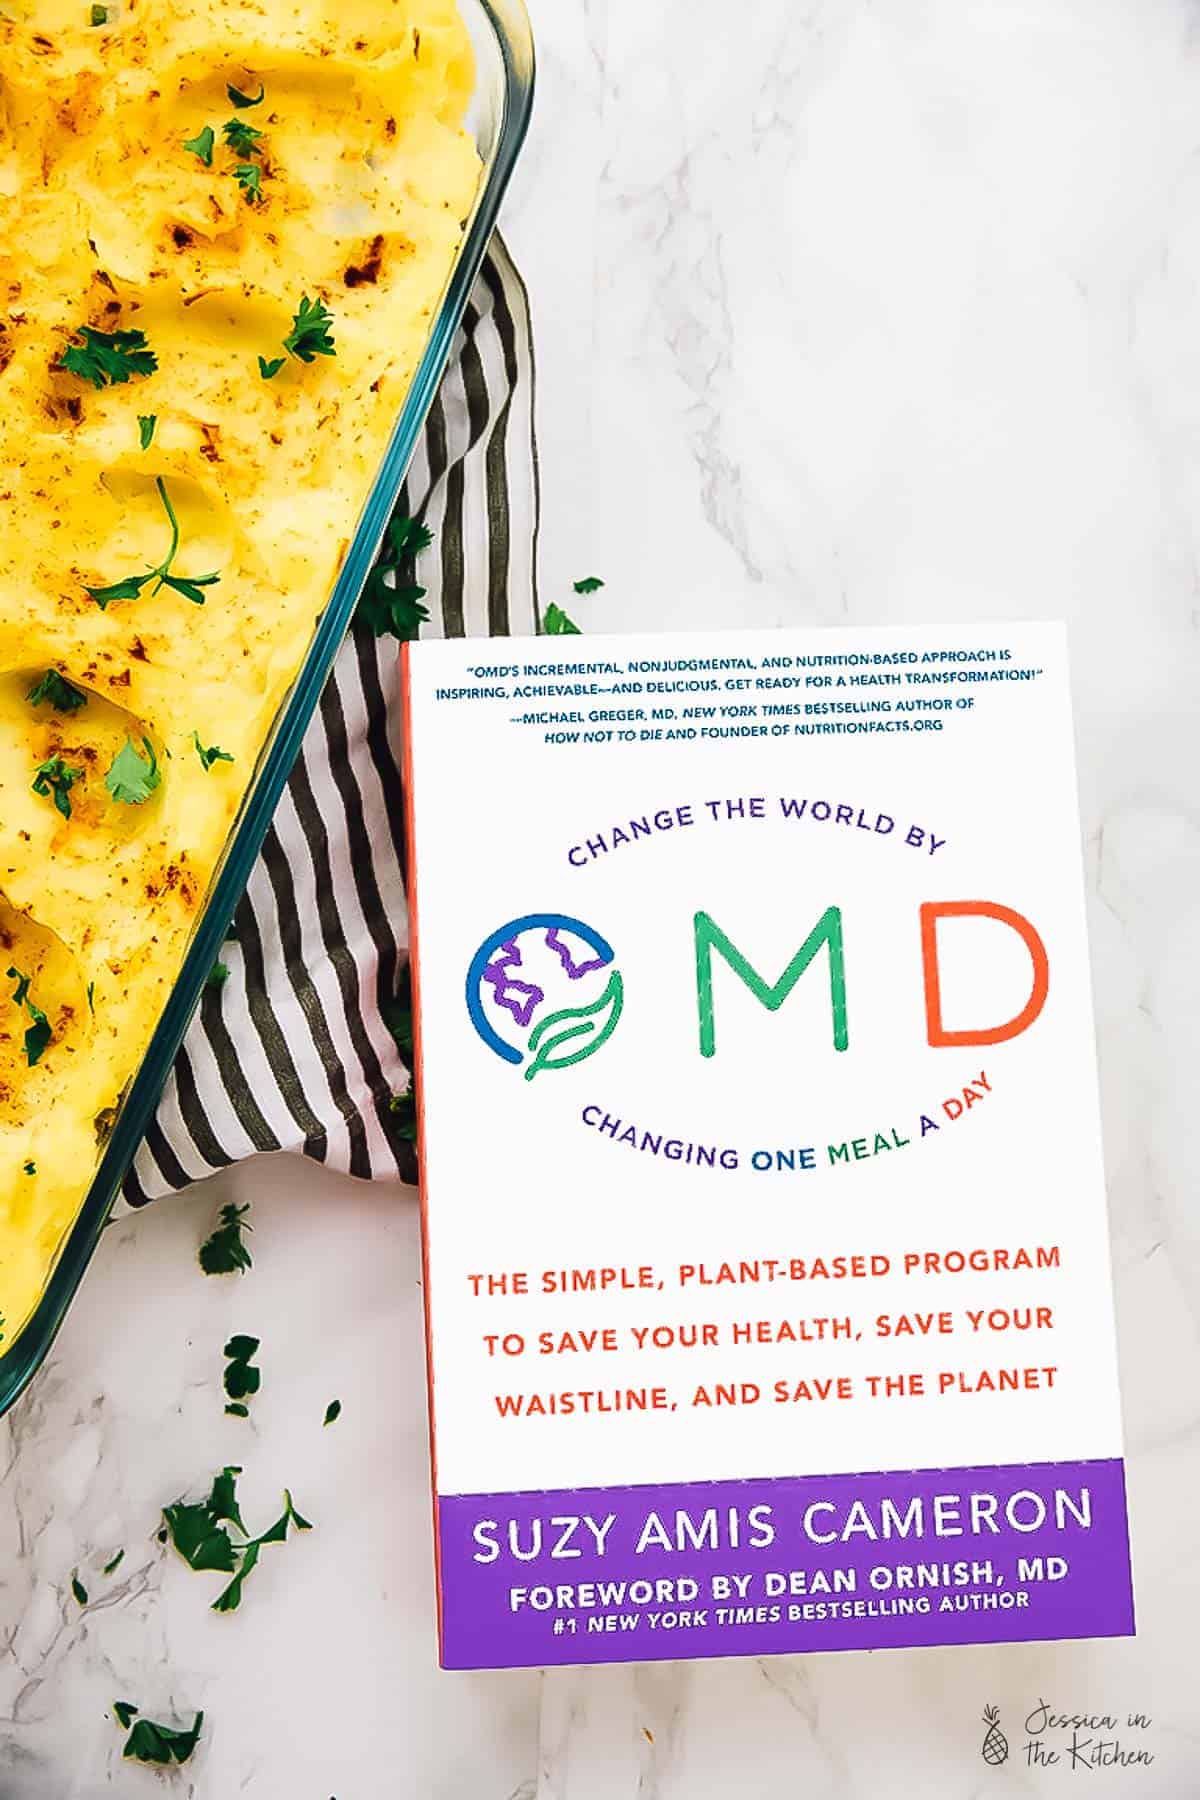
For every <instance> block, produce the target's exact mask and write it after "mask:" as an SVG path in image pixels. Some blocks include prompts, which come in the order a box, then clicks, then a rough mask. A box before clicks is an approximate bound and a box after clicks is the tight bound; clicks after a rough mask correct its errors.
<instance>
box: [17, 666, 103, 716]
mask: <svg viewBox="0 0 1200 1800" xmlns="http://www.w3.org/2000/svg"><path fill="white" fill-rule="evenodd" d="M26 699H27V700H28V701H29V704H30V705H31V706H40V705H41V704H42V701H43V700H48V701H49V702H50V704H51V706H52V707H54V709H55V711H56V712H63V713H71V712H75V711H76V709H77V708H78V707H80V706H86V705H87V703H88V697H87V695H86V694H81V693H80V691H79V689H78V688H77V687H72V686H71V683H70V682H69V681H67V680H66V678H65V677H64V676H62V675H60V674H59V672H58V670H57V669H47V670H46V673H45V674H44V675H43V676H42V679H41V680H40V681H39V682H38V683H37V685H36V686H35V687H31V688H30V690H29V692H28V694H27V695H26Z"/></svg>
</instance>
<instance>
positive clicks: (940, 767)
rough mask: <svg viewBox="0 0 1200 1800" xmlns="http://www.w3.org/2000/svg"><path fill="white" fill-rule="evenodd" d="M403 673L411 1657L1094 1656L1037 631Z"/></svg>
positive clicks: (1090, 1433) (1088, 1046)
mask: <svg viewBox="0 0 1200 1800" xmlns="http://www.w3.org/2000/svg"><path fill="white" fill-rule="evenodd" d="M404 657H405V714H406V717H405V729H406V746H405V748H406V759H407V766H408V790H409V807H410V818H409V829H410V837H409V851H410V863H411V866H410V877H411V887H412V898H413V958H414V973H415V994H416V1009H417V1046H418V1078H417V1079H418V1102H419V1113H420V1159H421V1172H422V1217H423V1229H424V1236H425V1265H426V1295H425V1299H426V1309H427V1321H428V1339H429V1357H430V1405H431V1422H432V1434H433V1447H434V1485H435V1500H434V1504H435V1531H436V1536H437V1558H438V1583H439V1615H440V1635H441V1654H442V1662H443V1665H444V1666H445V1667H448V1668H477V1667H493V1668H494V1667H508V1666H528V1665H534V1666H540V1665H546V1664H554V1663H587V1662H610V1661H626V1660H628V1661H633V1660H637V1661H644V1660H648V1659H652V1658H659V1657H670V1658H677V1657H688V1656H728V1655H748V1656H761V1655H764V1654H770V1653H772V1652H795V1651H801V1650H835V1649H864V1648H870V1649H882V1648H889V1647H898V1646H902V1645H923V1644H946V1643H972V1642H985V1641H986V1642H996V1641H1004V1640H1024V1639H1047V1638H1074V1637H1090V1636H1096V1637H1100V1636H1117V1635H1127V1634H1130V1633H1131V1632H1132V1631H1133V1601H1132V1590H1131V1578H1130V1566H1129V1548H1128V1533H1127V1524H1126V1508H1125V1486H1124V1467H1123V1463H1122V1444H1121V1421H1120V1407H1119V1396H1118V1386H1117V1367H1116V1352H1115V1343H1114V1332H1113V1316H1112V1297H1111V1283H1110V1270H1109V1245H1108V1233H1107V1220H1106V1206H1105V1191H1104V1171H1103V1165H1102V1159H1101V1141H1100V1120H1099V1112H1098V1098H1097V1084H1096V1067H1095V1046H1094V1039H1093V1027H1092V1009H1091V996H1090V985H1089V971H1088V952H1087V938H1086V929H1085V917H1084V897H1083V884H1082V860H1081V846H1080V833H1079V818H1078V805H1077V795H1076V777H1075V762H1074V746H1073V736H1072V722H1071V708H1070V694H1069V682H1068V668H1067V649H1066V636H1065V632H1064V630H1063V629H1062V627H1060V626H1058V625H1055V624H1013V625H1001V626H962V625H955V626H936V627H930V628H928V629H921V630H913V629H894V628H881V629H879V630H849V629H847V630H822V631H790V630H789V631H777V632H772V631H730V632H719V633H718V632H697V633H684V634H671V635H670V636H641V635H639V636H613V637H587V638H584V637H580V636H563V637H552V638H540V639H533V640H510V641H501V642H498V641H489V642H486V643H484V642H479V641H459V642H441V643H434V642H430V643H421V644H414V645H410V646H406V647H405V651H404Z"/></svg>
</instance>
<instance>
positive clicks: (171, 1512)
mask: <svg viewBox="0 0 1200 1800" xmlns="http://www.w3.org/2000/svg"><path fill="white" fill-rule="evenodd" d="M241 1472H242V1471H241V1470H240V1469H239V1468H232V1467H226V1468H224V1469H222V1470H221V1472H220V1474H219V1475H217V1476H214V1478H213V1484H212V1489H211V1491H210V1493H209V1496H208V1499H207V1500H199V1501H194V1502H192V1501H186V1500H177V1501H176V1502H175V1504H174V1505H173V1506H164V1507H163V1523H164V1524H165V1526H166V1529H167V1533H168V1535H169V1537H170V1539H171V1542H172V1544H173V1545H174V1546H175V1548H176V1550H178V1552H179V1554H180V1556H182V1558H183V1560H184V1562H186V1563H187V1565H188V1567H189V1568H192V1569H215V1570H217V1571H218V1572H219V1573H220V1574H222V1575H232V1574H233V1571H234V1569H235V1568H236V1567H237V1552H236V1550H235V1548H234V1544H233V1540H232V1538H231V1537H230V1535H229V1531H228V1526H229V1525H236V1526H237V1528H238V1530H239V1531H240V1532H241V1533H242V1534H243V1535H245V1531H246V1527H245V1526H244V1525H243V1523H242V1516H241V1513H240V1512H239V1510H238V1504H237V1478H238V1476H239V1475H240V1474H241Z"/></svg>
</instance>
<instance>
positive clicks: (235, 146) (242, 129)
mask: <svg viewBox="0 0 1200 1800" xmlns="http://www.w3.org/2000/svg"><path fill="white" fill-rule="evenodd" d="M221 132H222V134H223V136H224V138H225V142H226V144H227V146H228V148H229V149H230V150H232V151H233V153H234V155H235V156H257V155H258V151H257V150H256V149H255V148H254V146H255V144H257V143H258V142H259V140H260V139H261V137H262V135H263V134H262V132H261V131H256V130H255V129H254V126H253V125H247V123H246V121H245V120H244V119H226V121H225V123H224V125H222V127H221Z"/></svg>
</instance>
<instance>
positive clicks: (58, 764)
mask: <svg viewBox="0 0 1200 1800" xmlns="http://www.w3.org/2000/svg"><path fill="white" fill-rule="evenodd" d="M83 773H84V772H83V770H82V769H73V768H71V767H70V765H69V764H67V763H65V762H64V761H63V759H62V757H61V756H52V757H50V758H49V760H48V761H46V762H44V763H39V764H38V767H37V771H36V773H35V775H34V778H33V791H34V793H35V794H43V795H44V796H45V797H46V798H47V799H50V798H53V800H54V804H55V806H56V807H57V808H58V810H59V812H60V813H61V814H62V816H63V818H64V819H69V818H70V816H71V789H72V788H73V787H74V785H75V783H76V782H77V781H82V779H83Z"/></svg>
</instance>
